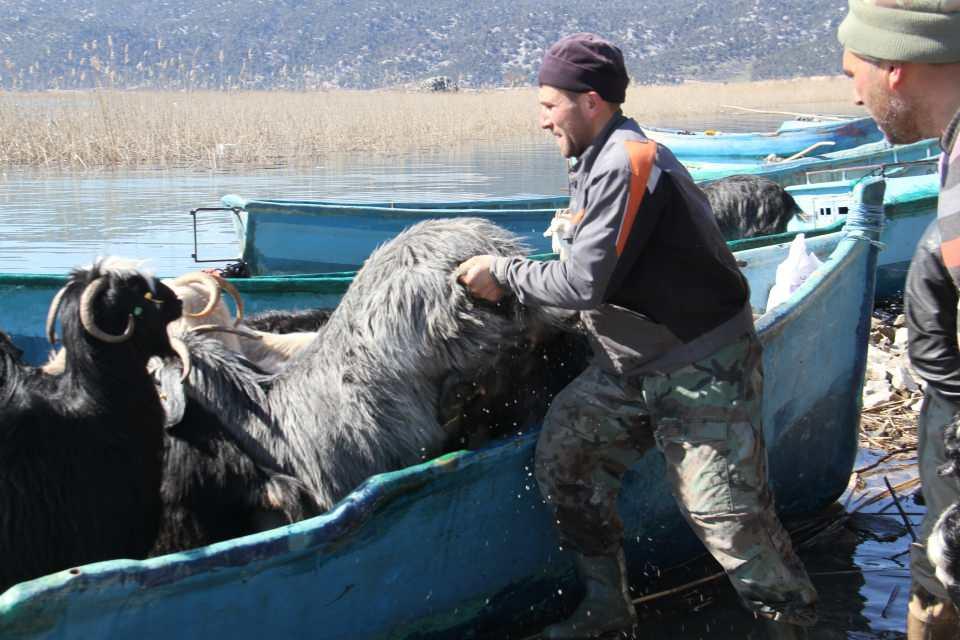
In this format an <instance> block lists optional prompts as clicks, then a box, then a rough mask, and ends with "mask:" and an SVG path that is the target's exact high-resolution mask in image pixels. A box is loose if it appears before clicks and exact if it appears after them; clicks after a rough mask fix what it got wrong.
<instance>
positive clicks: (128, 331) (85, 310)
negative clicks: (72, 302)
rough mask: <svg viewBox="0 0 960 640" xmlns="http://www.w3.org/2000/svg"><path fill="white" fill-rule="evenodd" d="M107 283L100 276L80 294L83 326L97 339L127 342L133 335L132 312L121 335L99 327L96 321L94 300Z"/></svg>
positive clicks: (114, 342) (110, 341) (113, 342)
mask: <svg viewBox="0 0 960 640" xmlns="http://www.w3.org/2000/svg"><path fill="white" fill-rule="evenodd" d="M106 284H107V281H106V280H105V279H104V278H103V277H100V278H97V279H96V280H94V281H93V282H91V283H90V284H88V285H87V288H86V289H84V290H83V295H82V296H80V322H81V324H83V328H84V329H86V330H87V333H89V334H90V335H92V336H93V337H94V338H96V339H97V340H100V341H102V342H109V343H112V344H116V343H118V342H126V341H127V340H129V339H130V336H132V335H133V324H134V321H133V314H132V313H131V314H129V315H128V316H127V327H126V328H125V329H124V330H123V333H121V334H120V335H113V334H111V333H107V332H106V331H104V330H103V329H101V328H100V327H98V326H97V323H96V321H95V320H94V319H93V300H94V298H96V297H97V294H99V293H100V290H101V289H103V287H104V286H105V285H106Z"/></svg>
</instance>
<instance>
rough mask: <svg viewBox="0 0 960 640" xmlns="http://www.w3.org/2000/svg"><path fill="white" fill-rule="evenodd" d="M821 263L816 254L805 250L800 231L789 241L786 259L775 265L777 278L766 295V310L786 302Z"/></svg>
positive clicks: (804, 242) (805, 246) (805, 244)
mask: <svg viewBox="0 0 960 640" xmlns="http://www.w3.org/2000/svg"><path fill="white" fill-rule="evenodd" d="M821 264H822V263H821V262H820V259H819V258H817V256H815V255H813V254H812V253H809V252H808V251H807V242H806V239H805V238H804V237H803V234H802V233H799V234H797V236H796V237H795V238H794V239H793V242H791V243H790V252H789V253H788V254H787V259H786V260H784V261H783V262H781V263H780V264H779V265H777V279H776V281H775V282H774V284H773V287H771V289H770V295H769V296H768V297H767V311H769V310H770V309H773V308H774V307H775V306H777V305H778V304H782V303H784V302H786V300H787V298H789V297H790V294H791V293H793V292H794V291H796V290H797V289H799V288H800V285H802V284H803V282H804V281H805V280H806V279H807V278H809V277H810V274H811V273H813V272H814V271H816V270H817V267H819V266H820V265H821Z"/></svg>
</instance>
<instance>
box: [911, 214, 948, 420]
mask: <svg viewBox="0 0 960 640" xmlns="http://www.w3.org/2000/svg"><path fill="white" fill-rule="evenodd" d="M936 224H937V223H936V221H934V222H933V223H932V225H933V226H934V228H932V229H928V231H927V233H925V234H924V236H923V238H922V239H921V240H920V243H919V244H918V246H917V250H916V253H915V254H914V257H913V261H912V262H911V263H910V272H909V273H908V275H907V286H906V291H905V294H904V314H905V315H906V319H907V333H908V351H909V354H910V362H911V363H912V364H913V366H914V368H915V369H916V370H917V373H918V374H919V375H920V377H921V378H923V380H924V381H925V382H926V383H927V384H928V385H930V387H931V388H933V389H934V390H935V391H936V392H937V393H938V394H940V395H941V396H943V397H944V398H945V399H946V400H949V401H951V402H956V403H960V347H958V344H957V302H958V294H957V288H956V286H955V285H954V284H953V280H952V279H951V277H950V274H949V273H948V272H947V269H946V267H945V266H944V264H943V261H942V259H941V257H940V234H939V233H938V232H936V229H935V225H936Z"/></svg>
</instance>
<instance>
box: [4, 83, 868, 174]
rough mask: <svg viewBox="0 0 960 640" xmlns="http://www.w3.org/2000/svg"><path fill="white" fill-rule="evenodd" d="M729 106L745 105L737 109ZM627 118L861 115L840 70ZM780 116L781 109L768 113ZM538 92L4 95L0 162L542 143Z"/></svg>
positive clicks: (289, 157)
mask: <svg viewBox="0 0 960 640" xmlns="http://www.w3.org/2000/svg"><path fill="white" fill-rule="evenodd" d="M730 106H736V107H741V108H743V109H750V110H753V111H747V110H743V109H733V108H730ZM624 111H625V113H626V114H627V115H629V116H631V117H634V118H636V119H637V120H638V121H640V122H641V123H643V124H648V125H659V126H670V127H678V128H687V129H705V128H715V129H717V128H721V129H727V130H731V131H733V130H737V131H745V130H756V131H769V130H773V129H775V128H776V126H777V124H778V123H779V122H780V121H782V120H785V119H789V118H790V117H791V115H789V114H820V115H849V116H856V115H864V111H863V110H862V108H859V107H856V106H855V105H854V104H853V98H852V86H851V84H850V81H849V80H848V79H846V78H843V77H824V76H820V77H814V78H798V79H792V80H768V81H761V82H730V83H713V82H689V83H685V84H679V85H663V86H636V87H631V88H630V89H629V90H628V92H627V101H626V103H625V104H624ZM769 112H781V113H769ZM536 119H537V102H536V91H535V89H534V88H532V87H528V88H521V89H490V90H482V91H473V90H471V91H460V92H432V93H431V92H408V91H399V90H375V91H347V90H336V91H318V92H303V93H300V92H288V91H275V92H267V91H255V92H253V91H251V92H224V93H220V92H213V91H196V92H169V91H168V92H160V91H107V90H102V91H86V92H84V91H68V92H42V93H18V92H2V93H0V166H3V167H6V168H12V167H50V168H71V169H95V168H107V167H195V168H208V169H223V168H229V167H238V168H239V167H249V166H263V165H270V166H278V165H279V166H291V167H296V166H300V165H307V164H310V163H313V162H316V161H317V160H319V159H321V158H324V157H326V156H329V155H331V154H344V153H347V154H349V153H358V154H397V153H413V152H416V151H429V150H437V149H449V148H459V147H463V146H468V145H473V144H477V143H496V144H521V143H535V142H539V141H544V140H545V139H546V138H545V134H544V133H543V132H542V131H540V130H539V129H538V128H537V125H536Z"/></svg>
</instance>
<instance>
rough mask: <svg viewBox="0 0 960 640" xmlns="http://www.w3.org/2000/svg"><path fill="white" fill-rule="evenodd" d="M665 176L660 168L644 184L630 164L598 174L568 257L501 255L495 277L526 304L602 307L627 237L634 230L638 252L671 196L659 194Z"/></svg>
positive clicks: (495, 262)
mask: <svg viewBox="0 0 960 640" xmlns="http://www.w3.org/2000/svg"><path fill="white" fill-rule="evenodd" d="M660 178H661V176H660V171H659V169H657V168H656V167H653V169H652V172H651V174H650V176H648V179H647V181H646V183H645V184H643V185H640V184H638V176H637V175H635V174H634V173H633V172H631V171H630V169H629V168H628V167H624V168H620V169H616V170H612V171H608V172H604V173H602V174H600V175H598V176H596V177H595V178H594V179H593V180H592V181H591V184H590V187H589V192H588V200H589V204H588V207H587V208H586V210H585V211H584V214H583V219H582V220H581V221H580V223H579V225H578V226H577V230H576V231H575V233H574V238H573V243H572V245H571V248H570V254H569V256H568V257H567V259H566V260H564V261H562V262H561V261H549V262H538V261H536V260H525V259H522V258H504V257H498V258H495V259H494V260H493V262H492V266H491V272H492V273H493V276H494V278H495V279H496V280H497V282H498V283H499V284H500V285H501V286H502V287H504V288H506V289H509V290H510V291H513V292H514V294H515V295H516V296H517V298H518V299H519V300H520V302H522V303H524V304H532V305H545V306H553V307H560V308H563V309H581V310H582V309H593V308H595V307H597V306H599V305H600V304H601V303H602V302H604V300H605V299H606V298H607V293H608V291H607V289H608V285H609V283H610V278H611V276H612V275H613V272H614V269H615V267H616V266H617V262H618V260H619V259H620V255H621V253H622V252H623V248H624V246H625V243H626V238H627V237H628V236H630V234H631V233H632V234H633V238H632V239H631V244H632V247H631V249H632V251H633V252H636V251H637V249H638V246H642V245H644V244H646V242H647V241H648V240H649V237H650V235H651V233H652V232H653V229H654V227H655V226H656V222H657V220H659V217H660V215H661V214H662V211H663V209H664V208H665V200H666V199H665V198H664V197H658V196H661V195H662V194H658V193H657V185H658V184H660V183H661V180H660ZM651 189H652V190H653V191H652V192H651V191H650V190H651ZM575 215H576V214H575Z"/></svg>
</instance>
